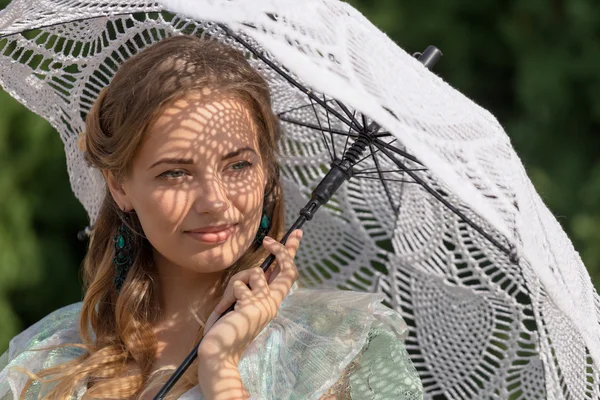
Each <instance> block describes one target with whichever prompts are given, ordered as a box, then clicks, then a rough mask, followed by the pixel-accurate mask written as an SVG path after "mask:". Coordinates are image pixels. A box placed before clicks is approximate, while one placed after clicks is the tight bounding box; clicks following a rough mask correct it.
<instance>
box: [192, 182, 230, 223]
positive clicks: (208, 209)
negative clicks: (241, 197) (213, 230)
mask: <svg viewBox="0 0 600 400" xmlns="http://www.w3.org/2000/svg"><path fill="white" fill-rule="evenodd" d="M229 206H230V202H229V199H228V198H227V193H226V191H225V189H224V188H223V187H222V185H221V183H220V182H219V181H218V179H214V178H210V179H203V182H202V183H200V184H199V185H198V190H197V192H196V201H195V204H194V207H195V209H196V212H198V213H199V214H204V213H223V212H225V211H226V210H227V209H228V208H229Z"/></svg>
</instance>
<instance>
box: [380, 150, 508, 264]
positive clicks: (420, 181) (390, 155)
mask: <svg viewBox="0 0 600 400" xmlns="http://www.w3.org/2000/svg"><path fill="white" fill-rule="evenodd" d="M374 144H375V146H377V148H379V149H380V150H381V151H382V152H383V153H384V154H385V155H386V156H388V158H389V159H390V160H391V161H392V162H393V163H394V164H396V165H397V166H398V168H400V169H402V170H403V171H404V172H406V173H407V174H408V175H409V176H410V177H411V178H412V179H414V180H415V182H416V183H418V184H419V185H421V186H422V187H423V188H424V189H425V190H426V191H427V192H429V194H431V195H432V196H433V197H435V198H436V199H437V200H439V201H440V202H441V203H442V204H443V205H445V206H446V207H447V208H448V209H449V210H450V211H452V212H453V213H454V214H456V215H457V216H458V217H459V218H461V219H462V220H463V221H465V222H466V223H467V224H468V225H469V226H470V227H471V228H473V229H475V230H476V231H477V232H478V233H479V234H480V235H481V236H483V237H484V238H486V239H487V240H488V241H489V242H490V243H492V244H493V245H494V246H496V247H497V248H498V249H499V250H500V251H502V252H503V253H504V254H506V256H507V257H509V258H511V251H510V249H508V248H506V247H505V246H504V245H502V243H500V242H498V241H497V240H496V239H494V238H493V237H492V236H490V235H489V234H488V233H487V232H486V231H484V230H483V228H481V227H480V226H479V225H477V224H476V223H475V222H473V221H472V220H471V219H470V218H469V217H467V216H466V215H465V214H463V213H462V212H461V211H460V210H458V209H457V208H456V207H454V206H453V205H452V204H450V202H449V201H448V200H446V199H445V198H444V197H443V196H442V195H441V194H439V193H438V192H437V191H436V190H434V189H433V188H432V187H431V186H429V185H428V184H427V183H426V182H425V181H424V180H423V179H421V178H420V177H419V176H418V175H417V174H415V173H414V172H413V171H411V170H410V169H409V168H407V167H406V166H405V165H404V164H403V163H402V161H400V160H398V159H397V158H396V156H395V155H394V154H393V153H392V152H391V151H390V150H388V149H387V148H386V147H385V146H382V145H381V144H379V143H374Z"/></svg>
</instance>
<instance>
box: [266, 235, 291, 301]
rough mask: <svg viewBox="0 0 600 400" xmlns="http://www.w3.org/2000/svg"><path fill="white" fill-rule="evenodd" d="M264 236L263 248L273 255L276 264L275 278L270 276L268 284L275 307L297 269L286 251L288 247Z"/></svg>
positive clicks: (287, 288)
mask: <svg viewBox="0 0 600 400" xmlns="http://www.w3.org/2000/svg"><path fill="white" fill-rule="evenodd" d="M267 238H268V236H267V237H266V238H265V240H264V242H263V243H265V248H266V249H267V250H268V251H269V252H270V253H272V254H273V255H275V258H276V260H277V266H278V269H279V271H278V273H277V276H275V278H272V282H271V283H270V284H269V288H270V290H271V297H272V298H273V300H275V302H276V304H277V307H278V308H279V306H280V305H281V303H282V302H283V299H284V298H285V296H287V294H288V292H289V291H290V288H291V287H292V285H293V284H294V282H295V281H296V279H298V270H297V269H296V265H295V264H294V260H293V259H292V257H291V255H290V254H289V253H288V249H287V248H286V247H285V246H284V245H283V244H281V243H279V242H277V241H276V240H274V239H271V240H269V239H270V238H269V239H267Z"/></svg>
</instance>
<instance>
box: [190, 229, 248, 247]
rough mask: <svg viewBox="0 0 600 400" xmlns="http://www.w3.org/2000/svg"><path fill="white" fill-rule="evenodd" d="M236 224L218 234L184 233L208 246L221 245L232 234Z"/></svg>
mask: <svg viewBox="0 0 600 400" xmlns="http://www.w3.org/2000/svg"><path fill="white" fill-rule="evenodd" d="M236 227H237V224H235V225H231V226H230V227H229V228H227V229H224V230H222V231H218V232H190V231H186V232H185V233H186V234H187V235H189V236H191V237H192V238H193V239H196V240H198V241H200V242H204V243H210V244H218V243H223V242H225V241H226V240H227V239H229V237H230V236H231V235H232V234H233V231H235V229H236Z"/></svg>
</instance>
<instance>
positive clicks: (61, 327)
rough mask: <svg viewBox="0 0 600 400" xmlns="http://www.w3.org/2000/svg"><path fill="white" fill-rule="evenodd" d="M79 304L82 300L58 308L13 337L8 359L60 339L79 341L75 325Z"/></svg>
mask: <svg viewBox="0 0 600 400" xmlns="http://www.w3.org/2000/svg"><path fill="white" fill-rule="evenodd" d="M81 306H82V302H78V303H73V304H69V305H67V306H65V307H62V308H59V309H58V310H55V311H53V312H51V313H50V314H48V315H46V316H45V317H44V318H42V319H41V320H39V321H38V322H36V323H35V324H33V325H31V326H30V327H29V328H27V329H25V330H24V331H22V332H21V333H19V334H18V335H16V336H15V337H13V338H12V340H11V341H10V343H9V347H8V359H9V360H11V359H13V358H15V356H16V355H17V354H19V353H21V352H23V351H25V350H30V349H33V348H37V347H40V345H46V344H48V343H49V342H53V343H54V342H57V341H58V340H60V339H65V340H76V341H79V335H78V334H77V326H78V323H79V314H80V312H81ZM69 343H70V342H69Z"/></svg>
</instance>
